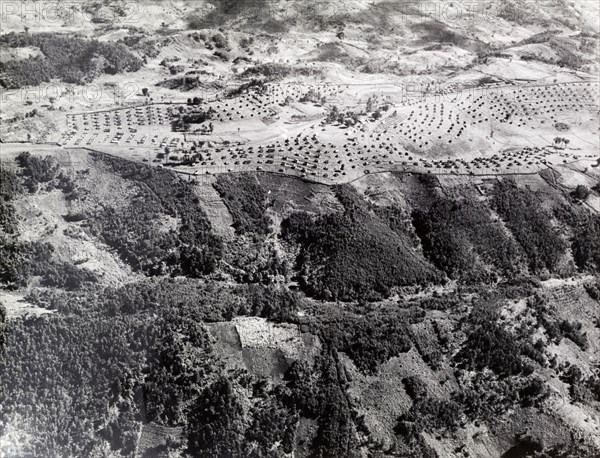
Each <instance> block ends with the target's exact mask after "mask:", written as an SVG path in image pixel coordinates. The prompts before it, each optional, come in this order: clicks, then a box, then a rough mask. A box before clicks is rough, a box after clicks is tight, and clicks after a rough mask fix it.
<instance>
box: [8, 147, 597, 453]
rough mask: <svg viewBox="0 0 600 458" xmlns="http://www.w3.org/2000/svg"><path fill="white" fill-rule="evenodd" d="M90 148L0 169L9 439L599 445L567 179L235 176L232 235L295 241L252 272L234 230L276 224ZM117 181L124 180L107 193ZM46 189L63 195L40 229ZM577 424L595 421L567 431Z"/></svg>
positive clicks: (138, 445)
mask: <svg viewBox="0 0 600 458" xmlns="http://www.w3.org/2000/svg"><path fill="white" fill-rule="evenodd" d="M81 154H84V153H81ZM85 154H88V153H85ZM84 164H85V165H82V166H81V170H79V171H77V172H76V173H75V174H74V175H73V174H72V173H71V174H69V173H67V171H66V170H65V169H64V168H63V167H62V166H61V165H60V163H59V162H58V161H56V160H54V159H53V158H52V156H43V155H34V154H22V155H20V156H19V157H18V158H17V160H15V161H14V163H12V164H11V166H10V168H8V167H3V169H2V187H1V201H0V210H1V212H2V213H1V218H0V221H1V224H2V231H1V233H0V235H1V244H0V250H1V256H0V260H1V270H0V275H1V277H0V278H1V281H2V288H3V291H4V292H5V293H6V294H3V296H2V298H3V299H2V302H3V308H2V309H0V310H1V314H0V319H1V320H0V321H1V324H0V331H1V339H0V344H1V345H2V348H3V349H2V356H1V358H0V378H1V379H2V380H11V383H2V384H1V385H0V401H1V402H0V435H2V437H4V438H7V439H6V441H7V442H6V444H7V445H3V447H6V448H5V449H4V448H3V450H7V453H8V454H9V456H11V455H10V453H13V455H14V456H27V455H30V456H98V455H109V456H115V455H119V456H140V454H141V453H145V455H143V456H167V454H168V453H178V454H179V455H180V456H194V457H199V456H215V457H217V456H223V457H225V456H231V457H247V456H254V457H283V456H288V455H289V454H290V453H292V452H294V453H295V454H296V455H297V456H305V457H309V456H321V457H339V456H357V457H358V456H423V457H425V456H431V457H435V456H439V455H438V454H437V453H438V452H437V451H436V450H439V447H441V445H440V444H441V443H443V444H445V445H444V447H449V446H452V447H460V443H461V442H462V440H461V439H459V438H460V437H464V434H471V433H467V432H466V431H468V429H469V428H473V427H477V426H476V425H485V426H486V428H488V432H487V433H485V435H483V436H482V437H483V439H480V440H483V441H484V443H489V444H491V443H493V441H500V443H501V445H496V446H495V447H497V448H496V450H502V453H504V452H508V450H512V449H514V450H517V451H518V450H520V451H522V454H521V455H514V456H533V455H531V454H529V455H528V454H527V453H529V452H528V451H536V452H539V453H540V455H539V456H553V457H554V456H578V457H580V456H581V457H582V456H590V457H591V456H595V455H594V453H597V450H596V449H595V448H594V447H595V446H596V445H595V444H594V441H593V440H592V439H591V437H592V436H591V435H589V434H588V432H586V431H585V430H576V429H575V427H574V425H573V424H571V423H568V420H566V419H564V418H562V417H561V415H558V414H553V413H552V412H553V410H552V409H554V408H555V407H554V406H556V403H557V402H566V403H568V405H570V406H573V407H571V408H572V409H575V411H577V412H589V413H590V414H592V413H593V412H597V410H596V409H597V406H598V405H599V404H598V403H600V376H599V374H598V371H597V368H594V367H593V366H592V365H590V364H589V358H593V355H594V354H595V352H596V351H597V350H598V343H597V342H598V336H599V334H600V328H599V326H600V314H599V303H598V299H599V293H598V290H599V289H600V280H599V277H598V274H599V272H598V270H597V267H598V259H599V256H600V253H599V246H598V243H596V240H597V237H595V235H596V234H597V226H598V224H597V223H598V219H597V216H596V215H593V214H591V213H590V211H589V210H588V209H585V208H582V207H580V206H577V204H576V203H575V201H574V200H573V198H572V197H571V196H570V195H568V194H561V193H559V192H558V191H547V192H533V191H530V190H527V189H526V188H525V187H523V186H521V185H520V184H519V182H518V180H509V179H507V180H497V181H496V182H495V183H494V185H493V186H491V187H489V192H488V194H487V195H486V197H485V198H483V199H475V198H474V197H473V194H472V193H471V192H470V191H469V192H463V194H464V195H461V193H460V192H459V193H456V192H454V193H445V192H444V191H443V190H442V189H441V188H440V187H438V186H436V184H435V180H431V179H423V183H425V185H424V186H423V188H422V192H421V193H420V194H419V193H413V194H408V193H407V194H405V195H404V198H405V201H404V203H400V202H399V201H398V202H391V203H390V202H386V203H385V204H383V203H381V202H378V201H377V199H374V198H373V197H372V194H365V193H364V192H363V191H362V190H361V188H359V187H353V186H351V185H344V186H338V187H334V188H333V189H332V190H331V198H333V199H335V200H336V202H337V204H336V205H335V206H333V207H332V208H333V209H329V210H328V211H323V212H318V211H315V208H314V207H308V206H304V207H302V206H301V205H298V206H297V207H296V208H295V209H294V208H289V207H281V206H280V205H279V203H278V199H279V197H278V196H279V195H280V194H279V193H280V192H281V189H279V188H276V186H279V184H277V183H278V182H277V181H276V180H275V181H269V180H262V179H257V177H256V176H255V175H232V176H230V177H227V178H221V177H220V178H219V179H218V180H217V181H216V182H215V183H214V185H213V186H214V187H215V189H216V190H217V191H218V193H219V195H220V196H221V198H222V199H223V202H224V204H225V205H226V207H227V208H228V210H229V211H230V213H231V215H232V221H233V224H234V232H233V235H232V236H231V237H234V238H236V239H237V238H240V237H245V240H247V241H251V242H252V243H258V244H264V243H267V241H268V243H269V244H271V246H272V247H273V252H272V256H273V259H272V262H275V260H277V262H283V260H286V262H289V264H288V267H287V268H288V269H291V271H290V272H289V275H283V274H282V275H271V276H269V277H268V278H269V280H268V281H266V279H267V277H266V276H264V277H260V278H262V279H263V280H264V281H257V279H258V278H259V277H250V276H249V275H248V274H246V275H241V274H240V275H233V274H232V272H235V271H234V270H232V265H230V264H229V263H230V262H236V256H239V259H238V261H237V262H238V264H237V265H239V266H242V267H244V266H245V267H244V268H246V269H250V267H249V266H250V265H249V264H248V261H247V259H248V255H249V253H246V252H238V250H242V248H240V247H242V246H258V245H252V244H250V245H236V244H233V245H231V246H230V247H228V244H229V243H233V239H232V240H229V239H225V240H223V239H221V238H220V237H217V236H216V235H215V234H214V232H213V230H212V223H211V221H210V218H209V217H208V213H207V212H206V211H205V210H204V209H203V208H202V204H201V201H200V200H199V199H198V197H197V192H198V191H197V190H196V188H195V186H196V185H195V183H194V182H193V181H184V180H182V179H180V178H179V177H177V176H176V175H174V174H173V173H171V172H168V171H165V170H162V169H159V168H150V167H147V166H145V165H140V164H134V163H130V162H127V161H124V160H121V159H116V158H113V157H110V156H106V155H100V154H95V153H94V154H91V153H89V156H88V159H86V161H85V162H84ZM103 180H110V183H111V191H112V193H113V199H112V201H104V202H101V201H100V200H98V199H99V198H98V196H99V195H100V194H99V193H100V192H101V190H102V189H103V187H104V186H105V185H104V184H103ZM294 186H297V192H298V193H299V195H303V193H304V194H307V193H308V189H310V186H313V185H310V184H307V183H304V184H302V183H301V182H298V183H296V184H295V185H294ZM303 186H304V187H308V188H307V189H306V190H304V191H302V192H300V189H301V188H302V187H303ZM399 189H400V188H399ZM463 191H464V189H463ZM124 196H128V197H127V198H125V197H124ZM36 199H53V202H63V203H64V204H65V205H67V206H66V207H64V208H68V211H67V212H65V213H62V214H59V215H55V216H57V217H58V218H60V220H61V221H62V222H61V225H60V226H58V225H57V227H56V228H53V227H52V226H50V227H48V228H47V230H46V231H45V232H40V233H39V234H38V235H37V236H36V237H32V235H31V234H29V233H25V232H24V231H27V227H28V226H27V224H26V222H24V221H23V218H34V217H36V218H37V217H38V216H36V214H35V213H33V214H32V213H31V212H29V210H27V209H28V208H29V207H28V205H30V203H31V202H33V201H35V200H36ZM56 205H57V204H56ZM61 205H62V204H61ZM407 205H408V207H407ZM38 211H39V210H38ZM53 211H54V210H52V209H44V210H42V213H43V214H44V215H45V216H44V217H47V218H49V217H50V216H51V215H52V212H53ZM57 221H58V220H57ZM61 234H62V235H61ZM65 234H71V235H70V236H72V237H78V240H85V241H86V243H92V244H94V245H95V246H97V247H99V249H100V250H105V251H106V253H107V254H106V255H103V256H109V254H108V253H110V256H112V258H111V259H114V262H116V263H120V264H119V265H121V266H122V267H120V268H121V269H123V272H129V273H127V274H126V275H127V276H126V277H123V278H124V280H123V281H119V282H116V283H115V282H114V281H112V280H110V278H112V277H110V276H108V275H107V273H106V272H104V271H103V270H102V269H100V270H99V269H98V264H97V263H96V264H89V263H78V262H75V261H73V260H72V259H69V258H68V256H65V252H64V246H63V245H62V244H61V243H58V242H57V240H60V237H62V236H69V235H65ZM70 236H69V237H70ZM72 240H73V241H75V239H74V238H73V239H72ZM244 243H246V242H244ZM248 243H250V242H248ZM224 251H225V252H226V255H227V258H226V260H225V258H224V257H223V256H224V254H223V253H224ZM236 253H237V254H236ZM98 259H104V258H103V257H99V258H98ZM265 262H266V261H265ZM267 264H268V263H267ZM268 265H274V264H268ZM548 279H550V280H548ZM109 280H110V281H109ZM546 280H548V281H550V282H554V283H555V284H556V285H557V286H552V287H550V286H548V285H550V284H551V283H545V281H546ZM9 294H10V296H9ZM9 297H10V298H13V299H10V300H9ZM567 297H568V298H569V299H568V300H567V299H564V298H567ZM14 298H20V299H19V300H20V301H22V302H23V303H25V304H27V307H28V308H27V309H25V310H26V311H25V312H23V311H22V309H20V308H18V307H16V305H15V304H17V303H18V302H15V300H14ZM20 310H21V311H20ZM27 310H28V311H27ZM573 310H582V311H583V312H578V313H577V314H573V313H572V311H573ZM586 315H587V316H589V317H590V318H589V319H588V318H585V319H584V316H586ZM261 326H265V327H264V328H263V327H261ZM286 336H287V337H286ZM265 339H266V340H265ZM266 342H268V343H266ZM565 355H574V356H572V357H570V358H567V357H566V356H565ZM382 403H387V404H385V405H386V406H387V407H385V409H383V410H381V409H382V407H381V406H382ZM383 412H387V413H386V414H385V415H384V414H383ZM538 415H541V416H540V417H539V419H538ZM507 422H509V423H510V422H512V423H513V424H514V425H515V426H514V427H515V428H517V429H519V428H529V433H528V434H526V435H507V433H506V430H505V425H506V424H507ZM544 425H545V426H544ZM545 427H547V428H549V429H547V430H545V429H544V428H545ZM159 428H162V429H159ZM569 428H572V429H571V430H572V431H574V432H573V434H574V435H575V437H578V438H580V439H577V440H572V438H570V437H568V436H565V435H561V434H558V433H553V432H552V431H561V430H563V429H567V430H568V429H569ZM149 431H161V432H160V433H157V432H154V433H152V434H153V435H150V432H149ZM149 437H152V438H153V439H148V438H149ZM432 437H437V438H438V439H436V440H435V441H433V440H432V439H431V438H432ZM468 437H472V436H468ZM485 441H488V442H485ZM489 446H490V447H491V445H489ZM473 447H475V446H473ZM523 453H524V454H523ZM471 456H477V455H476V454H473V455H471ZM506 456H513V455H506Z"/></svg>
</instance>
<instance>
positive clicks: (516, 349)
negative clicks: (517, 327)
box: [455, 301, 532, 377]
mask: <svg viewBox="0 0 600 458" xmlns="http://www.w3.org/2000/svg"><path fill="white" fill-rule="evenodd" d="M467 319H468V323H469V325H468V331H467V339H466V341H465V342H464V344H463V346H462V348H461V349H460V351H459V352H458V353H457V354H456V356H455V360H456V362H457V363H458V366H459V367H460V368H463V369H465V370H475V371H482V370H483V369H485V368H487V369H490V370H491V371H493V372H494V373H495V374H497V375H498V376H499V377H507V376H511V375H519V374H522V373H524V372H528V373H530V372H531V370H532V369H531V367H528V365H527V364H526V362H525V361H523V358H522V353H523V351H524V344H523V343H522V342H520V341H519V340H518V339H516V338H515V336H514V335H512V334H511V333H510V332H509V331H507V330H505V329H504V328H503V327H502V326H501V325H500V324H499V323H498V319H499V314H498V310H497V309H496V306H495V304H493V303H492V304H491V305H489V304H487V303H485V302H484V301H477V302H476V303H475V304H474V307H473V310H472V311H471V313H470V315H469V316H468V318H467Z"/></svg>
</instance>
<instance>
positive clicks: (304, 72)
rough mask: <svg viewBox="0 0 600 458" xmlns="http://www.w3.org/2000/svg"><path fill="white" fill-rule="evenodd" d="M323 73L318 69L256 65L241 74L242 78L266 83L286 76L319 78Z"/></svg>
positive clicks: (282, 65) (281, 65) (266, 64)
mask: <svg viewBox="0 0 600 458" xmlns="http://www.w3.org/2000/svg"><path fill="white" fill-rule="evenodd" d="M322 73H323V71H322V70H321V69H318V68H307V67H293V66H290V65H285V64H278V63H265V64H257V65H254V66H252V67H249V68H247V69H246V70H244V72H243V73H242V75H241V76H242V77H243V78H258V77H264V78H265V79H266V80H267V81H276V80H280V79H283V78H285V77H288V76H292V75H293V76H320V75H322Z"/></svg>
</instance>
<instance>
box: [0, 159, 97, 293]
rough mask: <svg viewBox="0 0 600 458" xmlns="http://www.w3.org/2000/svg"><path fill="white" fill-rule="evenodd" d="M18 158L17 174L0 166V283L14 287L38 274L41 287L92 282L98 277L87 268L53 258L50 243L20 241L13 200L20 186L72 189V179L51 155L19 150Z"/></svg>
mask: <svg viewBox="0 0 600 458" xmlns="http://www.w3.org/2000/svg"><path fill="white" fill-rule="evenodd" d="M17 161H18V163H19V165H20V169H19V173H20V176H19V175H17V174H16V173H14V172H12V171H10V170H7V169H5V168H2V169H0V182H1V183H2V184H1V185H0V283H1V284H3V285H4V286H5V287H6V288H9V289H16V288H19V287H22V286H25V285H27V283H28V282H29V281H30V280H31V279H33V278H34V277H37V278H39V280H40V284H41V285H42V286H47V287H56V288H64V289H68V290H75V289H79V288H81V287H82V286H83V285H84V284H86V283H88V282H95V281H96V280H97V277H96V275H95V274H94V273H93V272H91V271H90V270H87V269H83V268H80V267H77V266H75V265H73V264H71V263H68V262H64V261H58V260H55V259H53V253H54V247H53V246H52V244H50V243H42V242H38V241H35V242H23V241H21V240H19V231H18V223H17V214H16V212H15V207H14V204H13V202H12V201H13V200H14V198H15V197H16V196H17V195H18V193H20V192H22V190H23V185H25V186H26V187H27V189H28V190H29V192H37V190H38V188H39V187H40V184H45V185H46V187H47V189H52V188H54V187H60V188H62V189H63V191H71V190H72V182H71V181H70V180H68V179H67V178H66V177H64V176H63V175H62V173H61V172H60V167H59V166H58V164H57V163H56V162H55V161H54V160H52V159H51V158H50V157H46V158H44V159H40V158H39V157H36V156H31V155H30V154H29V153H22V154H20V155H19V156H18V158H17Z"/></svg>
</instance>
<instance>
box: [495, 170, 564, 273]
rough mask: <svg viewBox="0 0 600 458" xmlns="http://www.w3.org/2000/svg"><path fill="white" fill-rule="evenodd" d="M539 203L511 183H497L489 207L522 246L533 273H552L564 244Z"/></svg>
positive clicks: (532, 194)
mask: <svg viewBox="0 0 600 458" xmlns="http://www.w3.org/2000/svg"><path fill="white" fill-rule="evenodd" d="M541 203H542V202H541V200H540V199H539V197H538V196H537V195H536V194H535V193H533V192H531V191H526V190H523V189H521V188H519V187H518V186H517V185H516V183H515V182H514V181H513V180H509V179H505V180H501V181H498V182H497V184H496V186H495V187H494V191H493V197H492V207H493V208H494V210H496V211H497V212H498V214H499V215H500V217H501V218H502V219H503V220H504V222H505V223H506V225H507V227H508V228H509V229H510V231H511V232H512V234H513V236H514V237H515V240H516V241H517V242H518V243H519V245H521V247H522V249H523V251H524V252H525V254H526V255H527V258H528V261H529V267H530V269H531V270H532V272H534V273H540V272H541V271H542V270H544V269H546V270H547V271H549V272H551V273H555V272H556V271H557V267H558V264H559V261H560V260H561V258H562V257H563V255H564V254H565V251H566V249H567V244H566V242H565V241H564V240H563V238H562V237H561V234H560V233H559V231H558V230H557V229H556V228H555V227H553V226H552V224H551V215H549V214H548V212H546V211H545V210H544V209H543V207H542V206H541Z"/></svg>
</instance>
